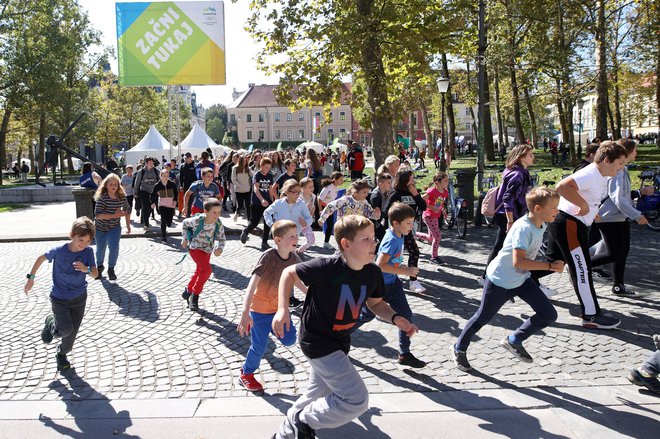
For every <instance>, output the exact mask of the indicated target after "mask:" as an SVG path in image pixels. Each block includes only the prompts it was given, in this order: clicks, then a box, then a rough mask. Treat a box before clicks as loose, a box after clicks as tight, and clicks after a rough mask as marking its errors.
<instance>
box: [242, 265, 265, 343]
mask: <svg viewBox="0 0 660 439" xmlns="http://www.w3.org/2000/svg"><path fill="white" fill-rule="evenodd" d="M260 281H261V276H259V275H258V274H253V275H252V277H251V278H250V283H249V284H248V287H247V291H246V292H245V297H243V311H242V312H241V321H240V322H239V323H238V327H237V328H236V330H237V331H238V334H239V335H240V336H241V337H244V336H246V335H248V334H249V333H250V329H251V328H252V325H253V323H252V317H250V305H252V298H253V297H254V293H255V292H256V291H257V287H258V286H259V282H260Z"/></svg>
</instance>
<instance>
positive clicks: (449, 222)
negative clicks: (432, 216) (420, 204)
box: [442, 202, 456, 229]
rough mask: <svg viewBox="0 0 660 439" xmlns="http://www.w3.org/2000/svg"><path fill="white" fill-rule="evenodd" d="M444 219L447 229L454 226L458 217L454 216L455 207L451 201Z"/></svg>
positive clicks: (443, 216)
mask: <svg viewBox="0 0 660 439" xmlns="http://www.w3.org/2000/svg"><path fill="white" fill-rule="evenodd" d="M442 221H443V223H444V225H445V227H446V228H447V229H451V228H452V227H454V223H455V222H456V219H455V218H454V208H453V206H452V205H451V203H449V202H448V203H447V210H446V213H445V215H442Z"/></svg>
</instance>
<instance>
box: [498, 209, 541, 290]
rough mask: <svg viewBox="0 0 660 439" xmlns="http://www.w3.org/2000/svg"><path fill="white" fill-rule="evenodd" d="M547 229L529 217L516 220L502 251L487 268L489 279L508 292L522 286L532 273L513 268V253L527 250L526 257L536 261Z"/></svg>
mask: <svg viewBox="0 0 660 439" xmlns="http://www.w3.org/2000/svg"><path fill="white" fill-rule="evenodd" d="M545 228H546V225H545V224H543V225H542V226H541V227H537V226H536V224H534V223H533V222H532V220H531V219H529V215H525V216H523V217H521V218H519V219H518V220H516V222H515V223H513V226H511V230H509V232H508V233H507V234H506V238H505V239H504V244H503V245H502V250H500V252H499V253H498V254H497V256H496V257H495V259H493V260H492V261H491V262H490V264H488V268H486V276H488V279H490V281H491V282H492V283H494V284H495V285H497V286H498V287H500V288H505V289H507V290H512V289H514V288H518V287H519V286H521V285H522V284H523V283H524V282H525V281H526V280H527V278H528V277H530V276H531V273H530V272H529V271H527V270H519V269H517V268H514V267H513V251H514V250H525V252H526V256H525V257H526V258H527V259H531V260H534V259H535V258H536V255H537V254H538V252H539V250H540V249H541V244H542V243H543V232H544V231H545Z"/></svg>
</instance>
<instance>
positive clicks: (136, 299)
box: [101, 277, 158, 323]
mask: <svg viewBox="0 0 660 439" xmlns="http://www.w3.org/2000/svg"><path fill="white" fill-rule="evenodd" d="M101 284H102V285H103V288H104V289H105V291H106V292H107V293H108V299H110V301H111V302H112V303H114V304H115V305H117V306H118V307H119V310H118V311H119V314H121V315H124V316H126V317H130V318H132V319H138V320H142V321H145V322H149V323H154V322H155V321H157V320H158V297H157V296H156V295H155V294H154V293H152V292H151V291H148V290H146V291H145V294H146V295H147V299H146V300H145V299H144V298H142V296H141V295H140V294H137V293H134V292H132V291H128V290H127V289H125V288H123V287H122V286H120V285H119V284H116V283H113V282H110V281H109V280H107V279H106V278H105V277H102V278H101Z"/></svg>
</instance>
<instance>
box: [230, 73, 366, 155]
mask: <svg viewBox="0 0 660 439" xmlns="http://www.w3.org/2000/svg"><path fill="white" fill-rule="evenodd" d="M275 87H277V86H276V85H267V84H262V85H255V84H249V85H248V89H247V90H245V91H243V92H240V93H239V92H236V89H234V93H233V98H234V102H232V103H231V104H230V105H229V106H228V107H227V118H228V121H229V122H228V125H229V128H230V129H234V130H236V131H237V133H238V140H239V142H241V143H245V144H250V143H252V144H255V146H256V145H258V146H259V147H261V148H272V147H274V146H275V145H277V144H278V143H279V142H283V143H285V142H289V144H290V145H293V144H294V143H295V144H297V143H302V142H304V141H306V140H314V141H316V142H319V143H322V144H324V145H327V144H331V143H332V142H333V140H334V139H335V138H339V139H340V140H344V141H345V140H348V139H352V138H354V136H353V133H354V127H355V123H354V120H353V113H352V111H351V107H350V106H349V105H346V104H343V105H340V106H338V107H336V108H333V109H332V110H331V111H330V114H329V116H328V117H327V119H326V116H325V115H324V114H323V107H312V108H301V109H299V110H296V111H292V110H291V109H290V108H288V107H286V106H283V105H281V104H279V103H278V102H277V100H276V98H275V94H274V92H273V91H274V90H275ZM344 87H345V92H346V93H345V94H346V95H347V96H348V95H349V94H350V85H346V84H345V85H344Z"/></svg>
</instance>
